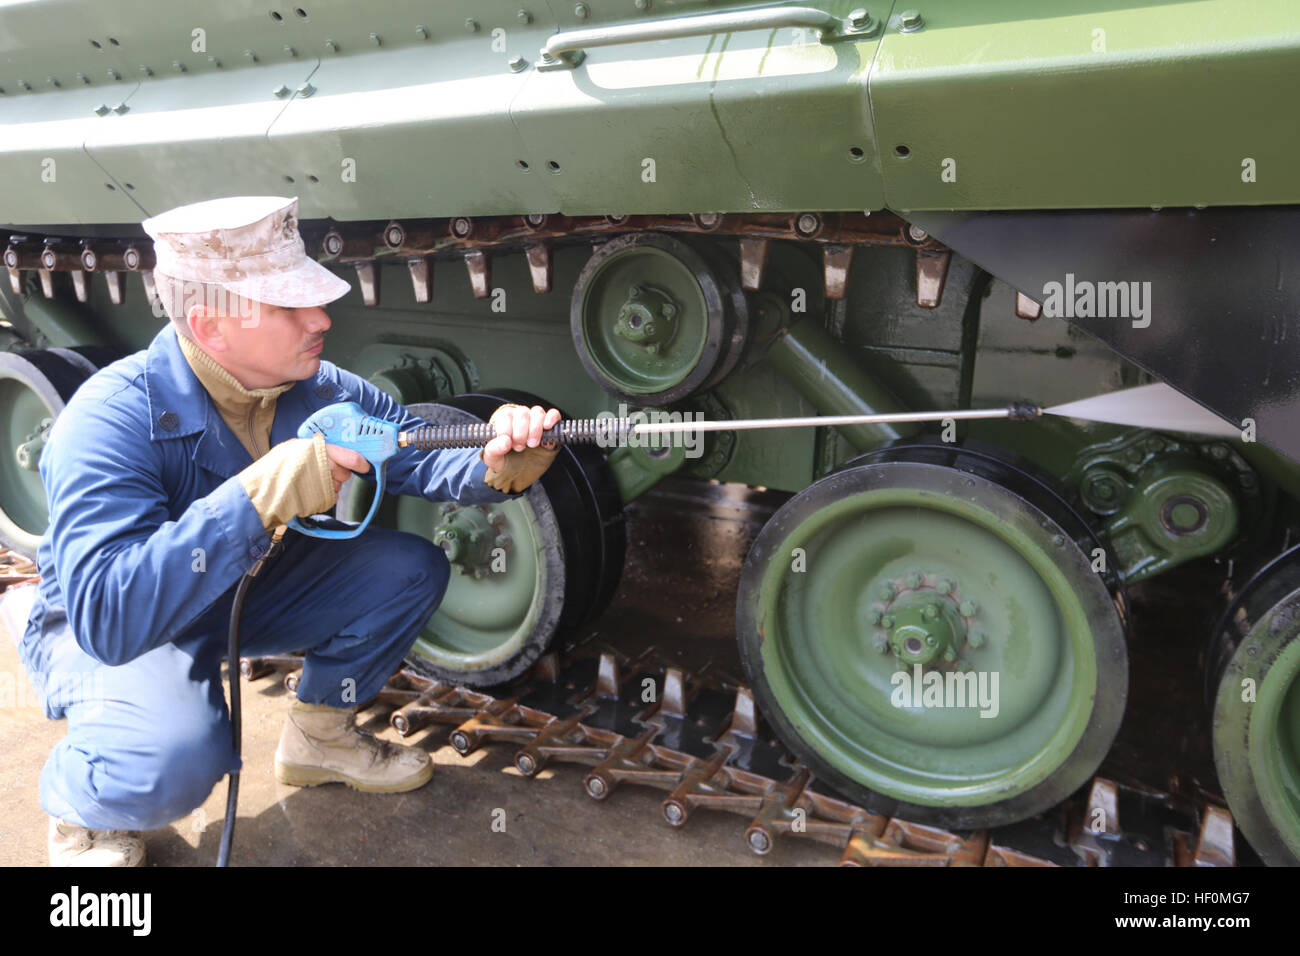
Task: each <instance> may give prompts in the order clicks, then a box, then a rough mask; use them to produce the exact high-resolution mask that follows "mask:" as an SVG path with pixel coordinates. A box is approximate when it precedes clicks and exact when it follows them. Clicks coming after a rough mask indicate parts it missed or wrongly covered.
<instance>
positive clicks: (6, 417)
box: [0, 349, 95, 558]
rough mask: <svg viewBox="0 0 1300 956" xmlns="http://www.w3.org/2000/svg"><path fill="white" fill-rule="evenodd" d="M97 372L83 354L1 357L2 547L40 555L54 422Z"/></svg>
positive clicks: (59, 351)
mask: <svg viewBox="0 0 1300 956" xmlns="http://www.w3.org/2000/svg"><path fill="white" fill-rule="evenodd" d="M94 371H95V366H94V364H93V363H92V362H90V361H88V360H87V359H86V358H85V357H83V356H82V355H81V354H79V353H78V352H74V351H71V350H66V349H45V350H30V351H19V352H0V545H3V546H4V547H7V548H10V549H12V550H13V551H16V552H17V553H19V554H23V555H26V556H27V557H29V558H34V557H35V556H36V551H37V549H38V548H39V547H40V543H41V536H42V535H43V534H45V529H46V527H47V526H48V524H49V520H50V515H49V507H48V502H47V500H46V497H45V487H44V485H42V484H41V476H40V472H39V470H38V469H39V467H40V460H41V451H42V449H43V448H44V447H45V440H46V438H47V437H48V435H49V430H50V428H51V426H52V425H53V424H54V420H55V419H56V418H57V417H58V415H59V413H60V412H61V411H63V407H64V405H66V404H67V402H68V401H69V400H70V399H71V398H72V395H73V393H74V392H76V390H77V388H78V387H79V386H80V385H81V383H82V382H84V381H85V380H86V379H87V378H89V377H90V375H92V374H93V373H94Z"/></svg>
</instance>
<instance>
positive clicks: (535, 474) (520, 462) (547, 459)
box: [478, 403, 560, 494]
mask: <svg viewBox="0 0 1300 956" xmlns="http://www.w3.org/2000/svg"><path fill="white" fill-rule="evenodd" d="M524 407H525V406H522V405H514V404H509V403H507V404H505V405H502V406H501V407H500V408H498V409H497V410H496V411H495V412H493V413H492V418H496V417H497V414H498V413H499V412H500V411H501V409H511V410H513V409H516V408H524ZM559 453H560V448H559V446H558V445H557V446H556V447H554V448H545V447H543V446H541V445H538V446H537V447H536V448H525V449H524V450H523V451H511V452H509V453H508V454H507V455H506V460H505V464H504V465H503V466H502V468H501V470H500V471H497V470H496V469H494V468H488V470H487V475H486V477H485V478H484V479H483V480H484V481H485V482H486V483H487V485H488V486H489V487H492V488H495V489H496V490H497V491H501V492H505V493H507V494H515V493H516V492H520V491H523V490H524V489H526V488H527V487H528V486H529V485H531V484H532V483H533V482H534V481H536V480H537V479H538V478H540V477H542V475H544V474H546V469H547V468H550V467H551V462H553V461H555V456H556V455H558V454H559ZM478 457H479V461H481V462H483V464H485V465H486V464H487V459H485V458H484V457H483V453H482V452H479V453H478Z"/></svg>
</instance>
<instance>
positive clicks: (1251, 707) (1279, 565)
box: [1208, 547, 1300, 866]
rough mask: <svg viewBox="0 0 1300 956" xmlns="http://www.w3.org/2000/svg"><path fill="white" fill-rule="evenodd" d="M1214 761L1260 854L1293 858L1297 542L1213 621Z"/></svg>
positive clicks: (1297, 814) (1296, 853) (1299, 854)
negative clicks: (1222, 614) (1215, 683)
mask: <svg viewBox="0 0 1300 956" xmlns="http://www.w3.org/2000/svg"><path fill="white" fill-rule="evenodd" d="M1208 660H1209V661H1210V663H1211V669H1212V671H1214V672H1215V673H1218V674H1219V678H1218V681H1217V685H1216V690H1215V694H1214V724H1213V726H1214V763H1215V767H1216V769H1217V770H1218V774H1219V783H1220V784H1221V785H1222V786H1223V794H1224V796H1225V797H1226V798H1227V801H1228V807H1229V809H1231V810H1232V815H1233V818H1234V819H1235V820H1236V823H1237V826H1238V827H1239V828H1240V830H1241V832H1242V834H1244V835H1245V837H1246V839H1247V840H1248V841H1249V842H1250V845H1251V847H1252V848H1253V849H1254V850H1255V852H1256V853H1258V854H1259V856H1260V859H1262V860H1263V861H1264V862H1265V863H1268V864H1270V865H1272V866H1296V865H1298V864H1300V547H1298V548H1293V549H1291V550H1290V551H1288V552H1286V553H1285V554H1283V555H1281V556H1279V557H1278V558H1277V559H1275V560H1274V561H1272V562H1270V563H1269V565H1268V566H1267V567H1265V568H1264V569H1263V570H1261V571H1260V572H1259V573H1258V574H1256V575H1255V576H1254V577H1253V578H1252V579H1251V580H1250V582H1249V583H1248V584H1247V585H1246V586H1245V587H1244V588H1243V589H1242V591H1241V592H1240V594H1238V596H1237V597H1236V599H1235V600H1234V601H1233V603H1232V605H1231V606H1230V607H1229V608H1228V610H1227V612H1226V613H1225V614H1224V616H1223V617H1222V618H1221V619H1220V621H1219V624H1218V626H1217V627H1216V632H1215V637H1214V640H1213V642H1212V645H1211V650H1210V655H1209V657H1208Z"/></svg>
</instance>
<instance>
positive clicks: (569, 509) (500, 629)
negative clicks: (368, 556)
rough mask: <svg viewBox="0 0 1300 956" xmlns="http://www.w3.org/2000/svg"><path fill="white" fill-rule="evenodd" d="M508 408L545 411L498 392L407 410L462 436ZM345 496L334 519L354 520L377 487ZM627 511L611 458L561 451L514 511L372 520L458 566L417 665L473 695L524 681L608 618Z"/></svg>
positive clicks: (423, 638)
mask: <svg viewBox="0 0 1300 956" xmlns="http://www.w3.org/2000/svg"><path fill="white" fill-rule="evenodd" d="M505 401H517V402H520V403H521V404H523V403H526V404H529V405H531V404H534V403H536V404H544V405H545V404H546V403H545V402H543V401H540V400H536V399H535V396H528V395H524V394H523V393H518V392H506V391H498V392H496V393H493V394H491V395H479V394H475V395H460V396H456V397H455V398H453V399H450V400H449V403H448V404H446V405H440V404H418V405H410V406H408V408H409V410H410V411H411V413H412V414H414V415H418V416H420V417H421V418H423V419H425V420H426V421H429V422H431V423H433V424H441V425H455V424H464V423H471V422H478V421H484V420H486V419H487V418H488V417H489V416H490V415H491V412H492V411H493V410H495V409H496V407H497V406H498V405H500V404H502V403H503V402H505ZM456 406H460V407H456ZM548 407H549V406H548ZM591 453H594V454H591ZM348 485H349V487H348V488H347V489H346V490H345V492H344V494H343V495H342V496H341V500H340V507H339V516H340V517H343V518H345V519H347V520H353V521H355V520H359V519H360V518H361V516H362V515H364V513H365V510H366V509H367V508H368V506H369V497H368V496H369V495H370V494H373V489H374V486H373V485H372V484H369V483H366V482H362V481H358V480H355V479H354V480H352V481H350V482H349V483H348ZM621 509H622V502H621V499H618V497H617V489H616V487H615V486H614V483H613V478H612V476H611V475H609V474H608V467H607V466H606V464H605V459H604V456H603V455H601V454H599V452H597V451H596V450H595V449H586V450H584V451H583V453H582V454H581V455H575V454H574V453H573V451H572V450H570V449H561V453H560V455H559V456H557V458H556V460H555V462H554V463H553V464H552V465H551V467H550V468H549V469H548V470H547V472H546V474H545V475H544V476H543V477H542V479H541V480H540V481H538V482H536V483H535V484H534V485H533V486H532V487H531V488H529V489H528V491H527V493H526V494H525V495H524V496H523V497H521V498H518V499H515V500H513V501H506V502H501V503H499V504H487V505H460V504H457V503H455V502H431V501H426V500H424V499H422V498H416V497H412V496H405V495H404V496H390V497H389V499H388V500H387V501H386V502H384V504H383V505H381V507H380V511H379V514H378V515H377V518H376V520H377V521H378V522H379V523H380V524H383V525H385V526H387V527H392V528H396V529H398V530H401V531H408V532H412V533H414V534H420V535H423V536H424V537H426V538H428V539H430V540H431V541H433V542H434V543H436V544H438V545H439V546H441V547H442V548H443V550H444V552H445V553H446V554H447V557H448V560H449V561H450V562H451V566H452V571H451V579H450V581H449V583H448V586H447V592H446V594H445V595H444V597H443V600H442V603H441V605H439V607H438V609H437V610H436V611H435V612H434V614H433V615H432V616H431V617H430V618H429V621H428V622H427V623H426V624H425V626H424V628H423V630H422V631H421V633H420V635H419V637H417V639H416V641H415V644H414V646H413V647H412V648H411V651H410V655H409V662H410V664H411V665H412V666H413V667H415V668H416V669H417V670H420V671H422V672H424V673H426V674H428V675H430V676H432V677H435V678H438V679H439V680H445V681H449V682H452V683H460V684H468V685H470V686H474V687H487V686H492V685H495V684H501V683H504V682H506V681H509V680H511V679H513V678H515V677H518V676H519V675H520V674H522V673H524V672H525V671H526V670H527V669H528V668H529V667H530V666H532V664H533V663H534V662H535V661H536V660H537V658H538V657H540V656H541V655H542V654H543V653H545V651H546V650H547V649H548V648H549V646H550V645H551V642H552V641H553V640H554V639H555V638H556V637H557V636H558V635H560V634H564V633H568V632H569V631H571V630H572V629H574V628H576V627H579V626H581V625H582V624H583V623H585V622H586V621H588V620H590V619H591V618H593V617H595V616H596V615H598V614H599V613H600V612H601V611H602V610H604V607H605V604H606V603H608V600H609V598H610V596H612V594H613V592H614V590H615V589H616V588H617V585H618V577H619V574H620V573H621V571H622V562H623V552H624V537H623V525H622V511H621Z"/></svg>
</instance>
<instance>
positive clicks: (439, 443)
mask: <svg viewBox="0 0 1300 956" xmlns="http://www.w3.org/2000/svg"><path fill="white" fill-rule="evenodd" d="M1042 413H1043V412H1042V409H1041V408H1039V407H1038V406H1037V405H1032V404H1030V403H1029V402H1012V403H1011V404H1010V405H1008V406H1006V407H1005V408H967V409H959V410H950V411H942V412H886V413H883V414H879V415H811V416H808V417H806V418H747V419H728V420H723V421H698V422H654V423H649V422H640V421H634V420H632V419H630V418H614V417H610V418H575V419H570V420H568V421H563V422H560V423H559V424H558V425H556V426H555V427H554V428H548V429H546V431H544V432H542V444H543V445H602V446H605V447H611V446H618V445H622V444H625V443H626V441H627V439H628V438H630V437H632V436H633V435H637V436H643V435H664V434H680V433H683V432H691V433H694V432H729V431H747V430H753V429H760V428H821V427H824V426H827V425H829V426H837V425H888V424H896V423H903V422H941V421H944V420H946V419H952V420H954V421H965V420H970V419H975V418H1006V419H1009V420H1011V421H1013V422H1027V421H1030V420H1032V419H1035V418H1037V417H1038V416H1039V415H1041V414H1042ZM496 434H497V433H496V429H495V428H494V427H493V426H492V425H491V424H490V423H488V422H475V423H473V424H466V425H423V426H420V427H419V428H413V429H411V430H409V431H400V432H398V433H397V444H398V446H399V447H402V448H419V449H424V450H435V449H443V448H481V447H483V446H484V445H486V444H487V443H488V442H490V441H491V440H492V439H493V438H495V437H496Z"/></svg>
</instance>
